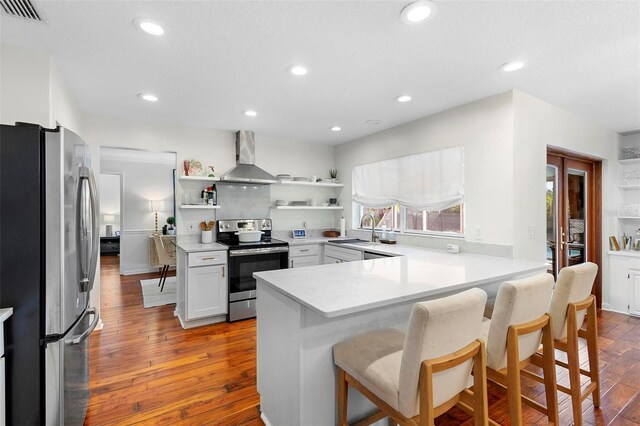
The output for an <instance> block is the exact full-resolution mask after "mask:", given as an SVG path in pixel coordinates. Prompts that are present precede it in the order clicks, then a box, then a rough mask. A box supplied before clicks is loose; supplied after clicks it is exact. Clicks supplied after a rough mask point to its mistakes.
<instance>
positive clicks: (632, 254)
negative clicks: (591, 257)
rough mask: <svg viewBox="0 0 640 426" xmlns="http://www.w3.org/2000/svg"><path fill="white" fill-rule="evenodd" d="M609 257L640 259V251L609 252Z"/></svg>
mask: <svg viewBox="0 0 640 426" xmlns="http://www.w3.org/2000/svg"><path fill="white" fill-rule="evenodd" d="M609 256H624V257H640V251H636V250H618V251H615V250H609Z"/></svg>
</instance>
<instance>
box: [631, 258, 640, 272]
mask: <svg viewBox="0 0 640 426" xmlns="http://www.w3.org/2000/svg"><path fill="white" fill-rule="evenodd" d="M629 269H638V270H640V259H629Z"/></svg>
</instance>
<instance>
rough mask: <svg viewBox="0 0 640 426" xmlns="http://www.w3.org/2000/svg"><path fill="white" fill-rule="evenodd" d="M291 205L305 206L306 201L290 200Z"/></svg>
mask: <svg viewBox="0 0 640 426" xmlns="http://www.w3.org/2000/svg"><path fill="white" fill-rule="evenodd" d="M291 205H292V206H306V205H307V202H306V201H292V202H291Z"/></svg>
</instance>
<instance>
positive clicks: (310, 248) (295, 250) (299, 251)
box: [289, 244, 319, 257]
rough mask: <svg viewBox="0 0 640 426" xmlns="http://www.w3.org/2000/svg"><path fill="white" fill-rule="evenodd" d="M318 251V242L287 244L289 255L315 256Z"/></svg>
mask: <svg viewBox="0 0 640 426" xmlns="http://www.w3.org/2000/svg"><path fill="white" fill-rule="evenodd" d="M318 252H319V249H318V244H309V245H304V246H289V257H300V256H315V255H317V254H318Z"/></svg>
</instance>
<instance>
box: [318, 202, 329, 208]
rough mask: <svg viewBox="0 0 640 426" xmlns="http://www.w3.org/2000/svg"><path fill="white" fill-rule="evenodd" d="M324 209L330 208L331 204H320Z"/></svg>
mask: <svg viewBox="0 0 640 426" xmlns="http://www.w3.org/2000/svg"><path fill="white" fill-rule="evenodd" d="M320 205H321V206H322V207H329V203H322V204H320Z"/></svg>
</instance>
